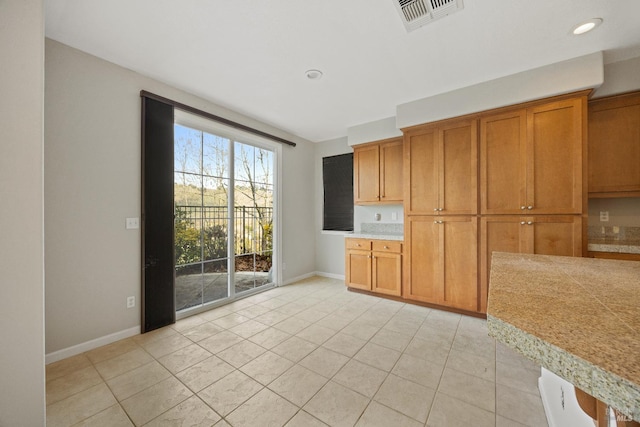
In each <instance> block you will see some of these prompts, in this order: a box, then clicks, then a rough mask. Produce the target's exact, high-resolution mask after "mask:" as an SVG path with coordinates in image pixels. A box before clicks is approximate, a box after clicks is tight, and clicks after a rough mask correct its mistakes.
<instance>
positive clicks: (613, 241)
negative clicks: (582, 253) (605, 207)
mask: <svg viewBox="0 0 640 427" xmlns="http://www.w3.org/2000/svg"><path fill="white" fill-rule="evenodd" d="M587 236H588V238H589V250H590V251H596V252H621V253H630V254H640V227H619V226H600V225H591V226H589V227H588V229H587Z"/></svg>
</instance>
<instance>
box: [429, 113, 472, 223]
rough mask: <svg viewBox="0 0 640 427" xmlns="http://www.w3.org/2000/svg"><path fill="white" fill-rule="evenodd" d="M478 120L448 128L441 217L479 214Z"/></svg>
mask: <svg viewBox="0 0 640 427" xmlns="http://www.w3.org/2000/svg"><path fill="white" fill-rule="evenodd" d="M476 129H477V123H476V121H475V120H472V121H471V122H466V123H463V124H458V125H455V126H452V127H448V128H444V129H442V130H441V131H440V138H441V141H442V143H441V144H442V148H441V150H442V151H441V155H440V157H441V159H440V167H441V168H442V170H441V172H440V179H439V181H440V182H439V187H440V188H439V190H440V200H439V203H438V205H439V207H440V208H442V209H443V211H442V212H441V214H445V215H446V214H467V215H468V214H475V213H477V212H478V140H477V131H476Z"/></svg>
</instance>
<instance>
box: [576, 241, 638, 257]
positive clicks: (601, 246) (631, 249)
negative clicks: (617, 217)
mask: <svg viewBox="0 0 640 427" xmlns="http://www.w3.org/2000/svg"><path fill="white" fill-rule="evenodd" d="M588 249H589V250H590V251H592V252H614V253H622V254H640V244H637V243H624V242H608V241H605V240H604V239H603V240H589V247H588Z"/></svg>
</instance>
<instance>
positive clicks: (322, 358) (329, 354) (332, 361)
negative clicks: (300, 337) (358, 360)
mask: <svg viewBox="0 0 640 427" xmlns="http://www.w3.org/2000/svg"><path fill="white" fill-rule="evenodd" d="M348 361H349V358H348V357H346V356H343V355H342V354H340V353H336V352H335V351H331V350H329V349H326V348H324V347H318V348H317V349H316V350H314V351H313V352H311V354H309V355H308V356H307V357H305V358H304V359H302V360H301V361H300V362H298V363H299V364H300V365H301V366H304V367H305V368H307V369H311V370H312V371H313V372H315V373H317V374H320V375H322V376H323V377H326V378H331V377H333V376H334V375H335V374H336V373H337V372H338V371H339V370H340V368H342V367H343V366H344V365H345V364H346V363H347V362H348Z"/></svg>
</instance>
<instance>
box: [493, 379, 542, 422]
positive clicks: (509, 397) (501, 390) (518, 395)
mask: <svg viewBox="0 0 640 427" xmlns="http://www.w3.org/2000/svg"><path fill="white" fill-rule="evenodd" d="M496 415H501V416H502V417H504V418H508V419H510V420H514V421H516V422H519V423H521V424H524V425H527V426H535V427H537V426H545V427H546V426H547V418H546V415H545V413H544V407H543V406H542V399H540V395H538V396H535V395H533V394H530V393H526V392H524V391H520V390H517V389H514V388H511V387H507V386H504V385H501V384H498V385H496Z"/></svg>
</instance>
